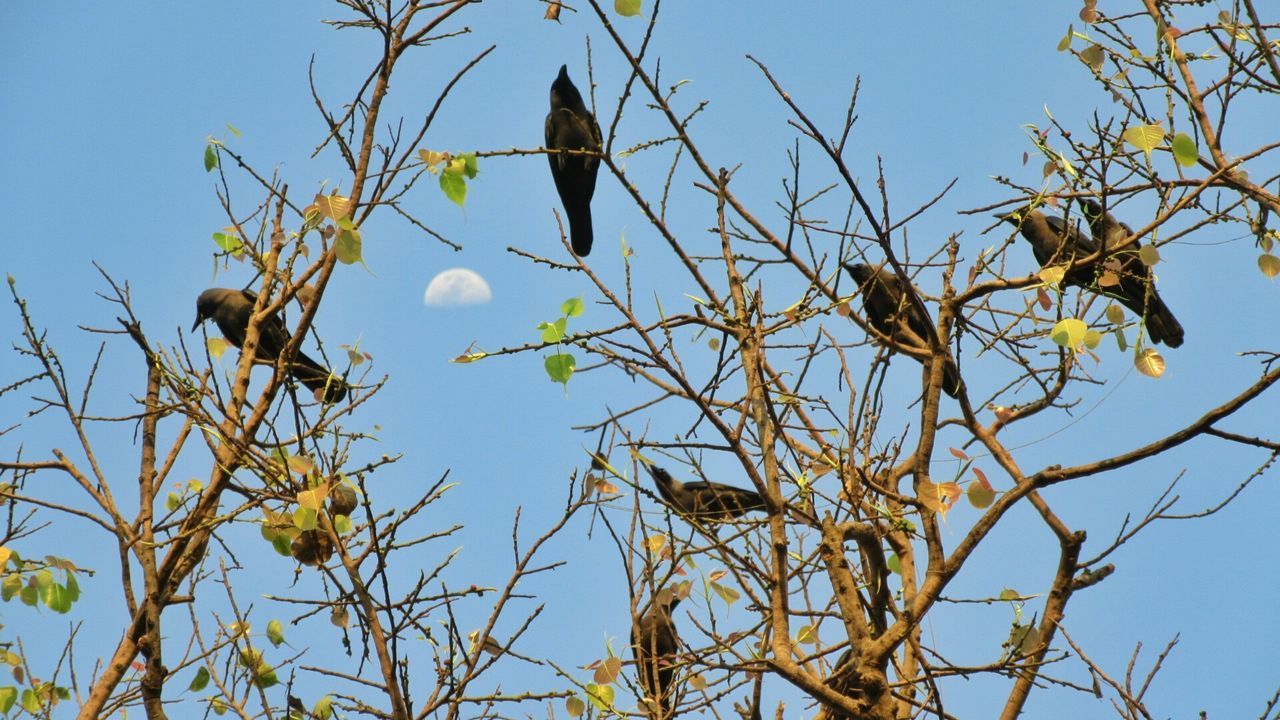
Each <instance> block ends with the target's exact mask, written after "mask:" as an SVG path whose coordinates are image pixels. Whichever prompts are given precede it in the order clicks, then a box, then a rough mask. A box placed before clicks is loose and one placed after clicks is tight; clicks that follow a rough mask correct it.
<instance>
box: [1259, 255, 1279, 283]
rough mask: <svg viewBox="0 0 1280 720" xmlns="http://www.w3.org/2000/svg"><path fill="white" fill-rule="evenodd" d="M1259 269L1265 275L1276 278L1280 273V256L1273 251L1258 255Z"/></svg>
mask: <svg viewBox="0 0 1280 720" xmlns="http://www.w3.org/2000/svg"><path fill="white" fill-rule="evenodd" d="M1258 269H1259V270H1261V271H1262V274H1263V275H1266V276H1267V277H1268V278H1271V279H1273V280H1274V279H1275V277H1276V275H1280V257H1276V256H1275V255H1272V254H1271V253H1262V254H1261V255H1259V256H1258Z"/></svg>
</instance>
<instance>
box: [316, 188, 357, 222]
mask: <svg viewBox="0 0 1280 720" xmlns="http://www.w3.org/2000/svg"><path fill="white" fill-rule="evenodd" d="M315 204H316V209H317V210H319V211H320V214H321V215H323V216H325V217H327V218H329V219H331V220H340V219H342V218H344V217H346V216H347V213H349V212H351V198H347V197H343V196H341V195H339V194H338V193H337V192H334V193H333V194H330V195H318V194H317V195H316V201H315Z"/></svg>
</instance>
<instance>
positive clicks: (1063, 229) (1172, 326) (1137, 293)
mask: <svg viewBox="0 0 1280 720" xmlns="http://www.w3.org/2000/svg"><path fill="white" fill-rule="evenodd" d="M1090 208H1093V210H1090ZM1085 214H1086V217H1089V216H1090V215H1092V217H1090V218H1089V219H1090V220H1091V226H1092V229H1093V232H1094V235H1092V236H1090V234H1089V233H1086V232H1085V231H1083V230H1082V229H1081V228H1080V224H1079V223H1078V222H1075V223H1068V222H1067V221H1066V220H1064V219H1062V218H1060V217H1058V216H1056V215H1045V214H1044V213H1043V212H1041V211H1040V210H1035V209H1022V210H1014V211H1013V212H1009V213H1000V214H997V215H996V217H998V218H1000V219H1001V220H1004V221H1005V222H1007V223H1009V224H1011V225H1013V226H1015V227H1017V228H1018V231H1019V232H1020V233H1022V237H1023V238H1025V239H1026V240H1027V242H1028V243H1030V244H1031V253H1032V254H1033V255H1035V257H1036V262H1038V263H1040V265H1041V266H1046V265H1065V264H1068V263H1074V262H1075V261H1077V260H1082V259H1084V258H1086V257H1088V256H1090V255H1094V254H1097V253H1098V250H1099V246H1098V241H1097V238H1098V237H1099V236H1101V238H1102V241H1103V242H1104V243H1106V245H1108V246H1110V245H1113V244H1118V243H1119V242H1120V241H1121V240H1123V239H1124V238H1126V237H1128V236H1130V235H1132V234H1133V232H1132V231H1131V230H1130V229H1129V226H1128V225H1125V224H1124V223H1122V222H1120V221H1118V220H1116V219H1115V218H1114V217H1112V216H1111V214H1110V213H1103V212H1102V207H1101V206H1099V205H1097V204H1096V203H1093V202H1092V201H1086V202H1085ZM1104 255H1105V253H1104ZM1112 257H1114V258H1115V259H1116V260H1117V261H1118V262H1119V271H1118V272H1116V275H1117V276H1118V281H1117V282H1116V283H1115V284H1114V285H1112V286H1110V287H1101V286H1099V285H1098V282H1097V281H1098V276H1099V274H1100V273H1101V272H1102V271H1103V268H1104V267H1105V263H1106V262H1107V261H1108V260H1109V258H1107V257H1105V256H1104V257H1100V258H1099V259H1098V260H1097V261H1094V262H1091V263H1087V264H1085V265H1083V266H1079V267H1073V268H1071V269H1070V270H1068V271H1067V274H1066V276H1065V277H1064V278H1063V280H1064V281H1065V282H1066V283H1067V284H1068V285H1074V286H1076V287H1080V288H1084V289H1086V290H1089V291H1091V292H1096V293H1101V294H1103V295H1107V296H1110V297H1113V298H1115V299H1116V300H1118V301H1120V304H1121V305H1124V306H1125V307H1127V308H1129V310H1130V311H1131V312H1133V313H1134V314H1136V315H1138V316H1139V317H1143V318H1145V323H1146V326H1147V335H1148V336H1150V337H1151V341H1152V342H1155V343H1164V344H1165V345H1168V346H1169V347H1171V348H1176V347H1179V346H1180V345H1182V338H1183V331H1182V325H1181V324H1180V323H1178V320H1177V318H1175V317H1174V316H1173V313H1172V312H1170V311H1169V308H1168V306H1166V305H1165V304H1164V301H1163V300H1161V299H1160V295H1159V294H1158V293H1157V292H1156V288H1155V284H1154V283H1153V282H1152V278H1151V269H1150V268H1148V267H1146V266H1145V265H1143V264H1142V261H1141V260H1139V259H1138V256H1137V253H1136V252H1134V251H1125V252H1123V253H1118V254H1116V255H1114V256H1112ZM1113 265H1114V264H1113Z"/></svg>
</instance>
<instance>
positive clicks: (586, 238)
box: [565, 205, 594, 257]
mask: <svg viewBox="0 0 1280 720" xmlns="http://www.w3.org/2000/svg"><path fill="white" fill-rule="evenodd" d="M565 214H566V215H568V216H569V242H571V243H572V244H573V252H574V254H575V255H577V256H578V257H586V256H588V255H590V254H591V242H592V240H594V238H593V237H592V233H591V206H590V205H586V206H585V207H578V208H573V209H568V208H566V209H565Z"/></svg>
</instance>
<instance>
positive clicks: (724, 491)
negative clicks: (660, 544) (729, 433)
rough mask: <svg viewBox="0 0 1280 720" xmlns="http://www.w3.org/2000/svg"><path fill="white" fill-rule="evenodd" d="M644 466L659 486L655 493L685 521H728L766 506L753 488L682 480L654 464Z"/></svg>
mask: <svg viewBox="0 0 1280 720" xmlns="http://www.w3.org/2000/svg"><path fill="white" fill-rule="evenodd" d="M645 467H646V468H647V469H648V470H649V474H650V475H652V476H653V482H654V484H655V485H657V486H658V494H659V495H661V496H662V499H663V500H666V501H667V504H668V505H670V506H671V509H673V510H675V511H676V513H677V514H678V515H680V517H682V518H684V519H686V520H690V521H697V522H710V523H721V522H729V521H731V520H736V519H737V518H739V517H741V516H742V515H745V514H746V513H749V512H752V511H755V510H764V509H765V505H764V498H762V497H760V493H758V492H756V491H754V490H746V489H744V488H737V487H733V486H732V485H724V484H721V483H718V482H707V481H701V480H700V481H696V482H690V483H683V482H680V481H679V480H676V479H675V478H673V477H671V473H669V472H667V471H666V470H663V469H662V468H660V467H658V466H656V465H646V466H645Z"/></svg>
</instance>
